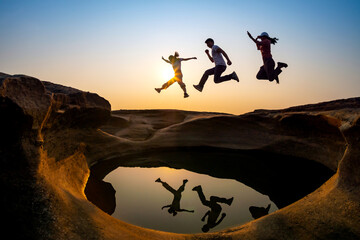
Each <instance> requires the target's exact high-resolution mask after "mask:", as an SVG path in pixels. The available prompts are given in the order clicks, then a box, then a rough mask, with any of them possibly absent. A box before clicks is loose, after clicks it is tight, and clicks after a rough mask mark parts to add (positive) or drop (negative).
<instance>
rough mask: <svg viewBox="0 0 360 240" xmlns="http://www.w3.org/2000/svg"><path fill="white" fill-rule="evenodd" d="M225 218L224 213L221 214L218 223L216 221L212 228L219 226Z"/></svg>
mask: <svg viewBox="0 0 360 240" xmlns="http://www.w3.org/2000/svg"><path fill="white" fill-rule="evenodd" d="M225 217H226V213H223V214H222V215H221V218H220V219H219V221H217V222H216V223H215V225H214V227H215V226H217V225H219V224H220V223H221V222H222V220H224V218H225Z"/></svg>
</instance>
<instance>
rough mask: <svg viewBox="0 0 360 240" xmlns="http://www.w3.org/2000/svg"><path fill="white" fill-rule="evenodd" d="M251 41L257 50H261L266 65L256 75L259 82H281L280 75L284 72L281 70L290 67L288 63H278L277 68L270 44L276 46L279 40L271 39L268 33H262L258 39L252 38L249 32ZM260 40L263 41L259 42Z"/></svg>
mask: <svg viewBox="0 0 360 240" xmlns="http://www.w3.org/2000/svg"><path fill="white" fill-rule="evenodd" d="M247 34H248V35H249V37H250V39H251V40H253V41H254V43H255V44H256V46H257V49H258V50H260V52H261V55H262V58H263V62H264V65H263V66H261V67H260V70H259V72H258V73H257V75H256V78H257V79H259V80H264V79H265V80H269V81H270V82H272V81H274V79H275V80H276V83H278V84H279V83H280V82H279V74H280V73H281V72H282V70H281V68H283V67H284V68H287V67H288V65H287V64H286V63H282V62H278V66H277V68H276V69H274V68H275V62H274V59H273V58H272V55H271V47H270V44H275V43H277V41H278V40H279V39H277V38H271V37H269V34H267V33H266V32H263V33H261V34H260V35H259V36H257V37H256V39H254V38H253V36H251V34H250V33H249V32H247ZM258 39H260V40H261V41H259V40H258Z"/></svg>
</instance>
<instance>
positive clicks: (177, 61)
mask: <svg viewBox="0 0 360 240" xmlns="http://www.w3.org/2000/svg"><path fill="white" fill-rule="evenodd" d="M178 57H179V53H178V52H175V54H174V55H170V56H169V58H168V59H169V60H166V59H165V58H164V57H162V60H164V61H165V62H167V63H169V64H171V65H172V67H173V69H174V72H175V76H174V77H173V78H172V79H170V80H169V81H167V82H166V83H164V84H163V85H162V87H161V88H155V90H156V91H157V92H158V93H160V92H161V90H164V89H167V88H168V87H170V86H171V85H172V84H173V83H174V82H177V83H178V84H179V85H180V87H181V89H182V90H183V91H184V98H187V97H189V94H187V92H186V85H185V83H184V82H183V80H182V79H183V74H182V72H181V62H183V61H188V60H191V59H197V58H196V57H192V58H178Z"/></svg>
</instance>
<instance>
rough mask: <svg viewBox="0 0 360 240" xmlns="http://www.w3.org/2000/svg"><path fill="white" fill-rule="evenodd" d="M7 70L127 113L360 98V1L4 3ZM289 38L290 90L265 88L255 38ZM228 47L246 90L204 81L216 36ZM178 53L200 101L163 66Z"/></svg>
mask: <svg viewBox="0 0 360 240" xmlns="http://www.w3.org/2000/svg"><path fill="white" fill-rule="evenodd" d="M0 10H1V14H0V33H1V36H0V72H5V73H8V74H26V75H30V76H34V77H36V78H39V79H41V80H46V81H51V82H54V83H58V84H62V85H66V86H71V87H74V88H78V89H81V90H84V91H90V92H96V93H98V94H99V95H100V96H102V97H104V98H106V99H107V100H109V101H110V103H111V105H112V109H113V110H117V109H183V110H195V111H216V112H227V113H233V114H241V113H245V112H249V111H253V110H255V109H260V108H267V109H277V108H284V107H289V106H293V105H299V104H307V103H316V102H321V101H327V100H335V99H339V98H348V97H356V96H359V95H360V27H359V25H360V14H359V13H360V1H359V0H348V1H342V0H338V1H334V0H303V1H291V0H288V1H285V0H284V1H278V0H273V1H265V0H264V1H263V0H259V1H253V0H249V1H247V0H242V1H238V0H237V1H229V0H223V1H210V0H209V1H194V0H193V1H190V0H189V1H187V0H183V1H156V0H154V1H136V0H134V1H115V0H114V1H110V0H102V1H100V0H98V1H93V0H87V1H80V0H72V1H70V0H69V1H68V0H63V1H53V0H46V1H45V0H44V1H39V0H28V1H26V0H23V1H18V0H0ZM247 30H248V31H250V32H251V33H252V34H253V35H254V36H257V35H259V34H260V33H261V32H263V31H266V32H268V33H269V34H270V36H272V37H277V38H279V41H278V44H276V45H275V46H274V45H272V54H273V57H274V60H275V61H276V62H277V61H282V62H286V63H288V64H289V67H288V68H287V69H285V70H284V72H283V73H282V74H281V75H280V85H277V84H275V82H272V83H270V82H268V81H259V80H256V78H255V76H256V73H257V71H258V69H259V67H260V66H261V65H262V60H261V56H260V52H259V51H257V50H256V46H255V44H254V43H253V42H252V41H251V40H250V39H249V38H248V36H247V35H246V31H247ZM208 37H212V38H213V39H214V40H215V44H217V45H219V46H220V47H221V48H222V49H224V50H225V51H226V52H227V53H228V55H229V57H230V59H231V60H232V62H233V65H231V66H228V68H227V70H226V72H225V73H231V72H232V71H236V72H237V74H238V76H239V78H240V83H236V82H235V81H230V82H226V83H221V84H215V83H214V82H213V78H212V77H211V78H209V80H208V82H207V84H206V85H205V88H204V90H203V92H202V93H200V92H198V91H196V90H195V89H194V88H193V87H192V85H193V84H197V83H198V82H199V80H200V78H201V76H202V74H203V72H204V71H205V70H206V69H208V68H211V67H213V63H211V62H210V61H209V60H208V58H207V57H206V55H205V53H204V50H205V49H206V45H205V43H204V41H205V40H206V38H208ZM174 51H178V52H179V53H180V57H197V58H198V60H191V61H188V62H184V63H183V64H182V71H183V74H184V82H185V84H186V85H187V88H188V92H189V94H190V97H189V98H187V99H184V98H183V93H182V90H181V89H180V87H179V86H178V84H174V85H173V86H171V87H170V88H169V89H167V90H166V91H163V92H162V93H161V94H158V93H157V92H155V90H154V88H155V87H160V86H161V85H162V84H163V83H164V82H166V81H167V80H168V79H169V78H171V70H172V68H171V66H170V65H169V64H166V63H165V62H163V61H162V60H161V57H162V56H164V57H166V58H167V57H168V56H169V55H170V54H173V52H174Z"/></svg>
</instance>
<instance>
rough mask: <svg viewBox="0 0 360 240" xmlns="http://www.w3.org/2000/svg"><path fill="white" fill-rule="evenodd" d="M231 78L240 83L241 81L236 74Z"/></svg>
mask: <svg viewBox="0 0 360 240" xmlns="http://www.w3.org/2000/svg"><path fill="white" fill-rule="evenodd" d="M231 77H232V79H234V80H235V81H237V82H240V81H239V78H238V76H237V74H236V72H233V73H232V74H231Z"/></svg>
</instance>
